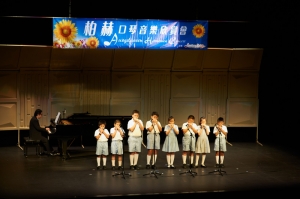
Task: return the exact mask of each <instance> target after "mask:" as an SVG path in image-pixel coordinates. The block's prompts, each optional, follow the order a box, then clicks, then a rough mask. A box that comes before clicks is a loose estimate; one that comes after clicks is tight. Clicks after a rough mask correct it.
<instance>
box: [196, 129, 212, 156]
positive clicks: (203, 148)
mask: <svg viewBox="0 0 300 199" xmlns="http://www.w3.org/2000/svg"><path fill="white" fill-rule="evenodd" d="M199 131H202V132H201V134H200V135H199V136H198V139H197V142H196V150H195V153H210V145H209V140H208V136H207V133H209V132H210V129H209V126H208V125H205V128H203V129H201V128H200V126H198V132H199ZM206 131H208V132H206Z"/></svg>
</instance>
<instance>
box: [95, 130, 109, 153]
mask: <svg viewBox="0 0 300 199" xmlns="http://www.w3.org/2000/svg"><path fill="white" fill-rule="evenodd" d="M104 132H105V133H106V134H109V132H108V130H107V129H104ZM99 133H100V131H99V129H97V130H96V131H95V134H94V136H97V135H99ZM96 155H108V138H107V137H105V135H104V134H101V135H100V137H99V139H98V140H97V147H96Z"/></svg>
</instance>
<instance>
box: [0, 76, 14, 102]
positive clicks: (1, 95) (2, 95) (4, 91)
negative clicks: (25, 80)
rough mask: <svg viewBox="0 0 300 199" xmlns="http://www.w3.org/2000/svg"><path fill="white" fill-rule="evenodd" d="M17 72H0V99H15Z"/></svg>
mask: <svg viewBox="0 0 300 199" xmlns="http://www.w3.org/2000/svg"><path fill="white" fill-rule="evenodd" d="M17 75H18V74H17V72H0V99H17V92H18V85H17V82H18V77H17Z"/></svg>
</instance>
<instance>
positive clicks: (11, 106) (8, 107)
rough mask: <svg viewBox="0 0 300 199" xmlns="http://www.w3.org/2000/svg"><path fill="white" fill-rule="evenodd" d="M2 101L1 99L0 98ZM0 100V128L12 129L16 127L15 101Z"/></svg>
mask: <svg viewBox="0 0 300 199" xmlns="http://www.w3.org/2000/svg"><path fill="white" fill-rule="evenodd" d="M1 101H2V100H1ZM1 101H0V113H1V114H0V130H14V129H17V128H18V122H17V119H18V117H17V103H16V102H1Z"/></svg>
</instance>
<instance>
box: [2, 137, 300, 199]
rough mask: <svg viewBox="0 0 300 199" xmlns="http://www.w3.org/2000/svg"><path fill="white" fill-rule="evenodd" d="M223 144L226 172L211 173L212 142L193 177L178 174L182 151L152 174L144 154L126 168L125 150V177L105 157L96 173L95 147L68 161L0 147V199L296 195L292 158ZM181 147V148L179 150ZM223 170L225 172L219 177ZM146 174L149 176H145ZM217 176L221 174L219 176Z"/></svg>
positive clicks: (299, 181)
mask: <svg viewBox="0 0 300 199" xmlns="http://www.w3.org/2000/svg"><path fill="white" fill-rule="evenodd" d="M231 144H232V146H230V145H228V146H227V149H228V151H227V152H226V153H225V160H224V164H225V167H224V168H222V169H221V171H222V173H220V172H219V171H220V170H216V168H215V167H214V165H215V156H214V152H213V148H212V147H213V143H211V153H210V154H207V157H206V165H207V168H195V169H192V171H193V172H196V173H197V174H196V175H195V176H193V175H191V174H190V173H185V172H187V171H189V169H182V168H181V166H182V158H181V151H180V152H177V153H176V155H175V166H176V169H168V168H166V165H165V164H166V157H165V153H164V152H162V151H161V150H160V151H159V153H158V158H157V163H156V166H157V170H156V171H157V172H159V173H160V174H161V175H159V174H158V175H157V178H156V177H155V175H154V174H151V173H150V172H151V171H152V170H148V169H146V168H145V166H146V152H147V151H146V149H145V148H142V152H141V154H140V156H139V162H138V163H139V165H140V167H141V169H140V170H130V169H129V154H128V151H127V147H128V146H127V145H125V147H124V149H125V155H124V157H125V169H124V172H125V174H129V173H130V174H131V176H125V179H124V178H123V175H117V176H112V175H113V174H115V172H120V171H119V170H117V171H112V170H111V161H110V156H109V157H108V161H107V167H108V169H107V170H97V169H96V156H95V146H85V147H84V148H81V147H79V146H72V147H70V148H69V153H70V156H71V157H70V158H69V159H67V160H62V158H61V157H60V156H52V157H46V156H40V157H39V156H36V155H35V149H34V148H29V150H28V153H29V156H28V157H27V158H25V157H24V155H23V150H22V149H21V148H19V147H18V146H8V147H0V165H1V169H0V176H1V177H0V197H1V198H97V197H120V196H123V197H125V196H131V197H133V196H141V195H143V196H144V197H155V196H161V195H163V196H167V195H168V194H170V195H169V196H173V195H179V196H183V197H185V196H186V197H190V196H195V195H202V196H205V197H207V196H209V197H210V196H211V197H216V196H218V194H219V195H220V196H229V197H235V196H237V197H241V196H250V195H251V196H255V197H256V196H257V197H259V196H262V194H264V193H266V194H270V193H271V194H274V195H276V194H281V193H292V192H293V191H295V192H296V191H298V190H297V189H299V187H300V186H299V185H300V173H299V172H300V168H299V165H300V159H299V156H298V155H297V154H295V153H294V154H293V153H290V152H289V151H288V150H283V149H282V148H281V149H279V148H277V147H274V146H271V145H263V146H261V145H259V144H257V143H255V142H254V143H249V142H241V143H240V142H237V143H231ZM180 147H181V146H180ZM223 171H225V172H226V173H225V172H224V173H223ZM145 174H150V175H145ZM221 174H222V175H221Z"/></svg>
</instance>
